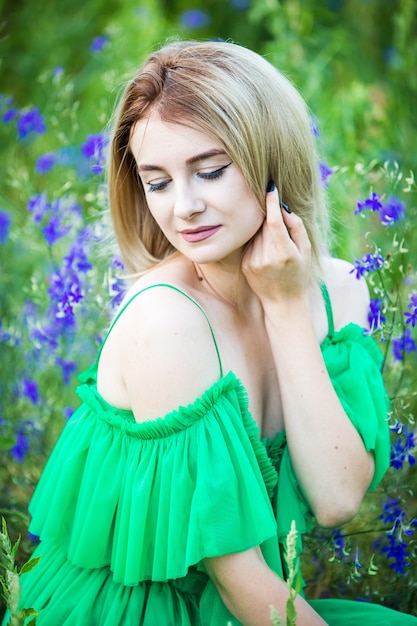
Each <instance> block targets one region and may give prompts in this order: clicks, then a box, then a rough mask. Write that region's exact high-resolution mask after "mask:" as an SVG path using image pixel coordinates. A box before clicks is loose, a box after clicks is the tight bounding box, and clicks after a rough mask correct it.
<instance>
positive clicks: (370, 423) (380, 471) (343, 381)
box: [322, 324, 390, 490]
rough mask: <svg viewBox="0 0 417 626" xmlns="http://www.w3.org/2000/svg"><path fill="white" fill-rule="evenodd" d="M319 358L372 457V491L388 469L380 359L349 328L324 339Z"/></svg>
mask: <svg viewBox="0 0 417 626" xmlns="http://www.w3.org/2000/svg"><path fill="white" fill-rule="evenodd" d="M322 353H323V358H324V361H325V363H326V367H327V370H328V372H329V376H330V379H331V381H332V384H333V387H334V389H335V391H336V393H337V395H338V397H339V400H340V402H341V403H342V405H343V408H344V409H345V411H346V413H347V415H348V416H349V418H350V420H351V422H352V424H353V425H354V426H355V428H356V429H357V431H358V433H359V434H360V436H361V438H362V440H363V442H364V445H365V448H366V449H367V450H368V451H369V450H371V451H372V452H373V453H374V457H375V472H374V477H373V480H372V483H371V485H370V487H369V490H372V489H374V488H375V487H376V486H377V485H378V483H379V482H380V481H381V479H382V478H383V476H384V474H385V472H386V471H387V469H388V467H389V458H390V437H389V426H388V398H387V394H386V391H385V387H384V382H383V378H382V372H381V368H382V361H383V357H382V354H381V351H380V349H379V347H378V346H377V344H376V342H375V341H374V339H373V338H372V337H370V336H369V335H366V334H365V332H364V330H363V329H362V328H361V327H360V326H358V325H356V324H349V325H348V326H345V327H344V328H342V329H341V330H340V331H339V332H336V333H335V334H334V335H333V336H332V337H329V338H327V339H326V341H325V342H324V343H323V345H322Z"/></svg>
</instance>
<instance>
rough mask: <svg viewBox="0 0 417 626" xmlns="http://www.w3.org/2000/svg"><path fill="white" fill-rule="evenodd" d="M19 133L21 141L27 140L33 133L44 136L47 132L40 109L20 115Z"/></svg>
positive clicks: (36, 108)
mask: <svg viewBox="0 0 417 626" xmlns="http://www.w3.org/2000/svg"><path fill="white" fill-rule="evenodd" d="M17 132H18V135H19V138H20V139H25V138H27V137H28V136H29V135H30V134H31V133H35V134H38V135H42V134H43V133H45V132H46V126H45V122H44V119H43V117H42V115H41V113H40V112H39V108H38V107H34V108H33V109H30V111H26V112H25V113H21V114H20V116H19V119H18V120H17Z"/></svg>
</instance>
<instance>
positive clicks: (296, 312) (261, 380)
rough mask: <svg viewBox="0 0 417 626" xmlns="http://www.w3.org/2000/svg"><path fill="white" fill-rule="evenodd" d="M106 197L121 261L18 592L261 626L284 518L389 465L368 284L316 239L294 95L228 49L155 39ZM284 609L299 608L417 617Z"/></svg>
mask: <svg viewBox="0 0 417 626" xmlns="http://www.w3.org/2000/svg"><path fill="white" fill-rule="evenodd" d="M109 196H110V206H111V212H112V219H113V225H114V230H115V234H116V237H117V240H118V243H119V246H120V250H121V254H122V256H123V259H124V263H125V266H126V268H127V272H128V273H129V274H130V276H133V277H134V278H133V279H132V282H131V285H130V289H129V291H128V293H127V296H126V298H125V301H124V302H123V304H122V306H121V309H120V311H119V313H118V315H117V317H116V319H115V320H114V321H113V323H112V325H111V328H110V330H109V332H108V334H107V336H106V338H105V341H104V343H103V345H102V347H101V349H100V352H99V354H98V357H97V360H96V363H95V364H94V365H93V367H92V368H90V369H89V370H88V371H87V372H85V373H84V374H82V375H81V376H80V383H81V384H80V387H79V389H78V393H79V396H80V398H81V400H82V404H81V406H80V407H79V409H78V410H77V411H76V413H75V414H74V416H73V417H72V418H71V420H70V421H69V423H68V425H67V427H66V429H65V431H64V433H63V434H62V436H61V438H60V440H59V442H58V444H57V446H56V448H55V450H54V452H53V453H52V455H51V458H50V461H49V463H48V465H47V468H46V470H45V472H44V474H43V476H42V478H41V481H40V483H39V486H38V488H37V490H36V492H35V495H34V498H33V500H32V503H31V507H30V510H31V513H32V516H33V521H32V525H31V532H32V533H34V534H38V535H40V538H41V543H40V546H39V547H38V549H37V554H39V555H42V556H43V559H42V561H41V562H40V564H39V565H38V566H37V567H36V568H35V569H34V570H33V572H32V573H30V574H27V575H26V581H25V586H24V591H23V596H22V604H23V605H24V606H35V607H36V608H37V609H38V610H39V621H38V624H39V626H47V625H48V626H49V625H50V626H56V624H67V625H69V624H83V625H97V626H99V625H100V626H104V625H109V626H117V625H118V624H120V625H122V624H123V625H124V626H126V625H132V626H133V625H148V626H168V625H172V626H174V625H175V626H178V625H180V626H191V625H192V626H198V625H204V626H209V625H210V626H226V624H232V625H233V626H235V625H237V624H244V625H245V626H252V625H253V626H255V625H256V626H267V625H269V624H270V614H271V606H274V607H275V608H276V610H277V611H278V613H279V614H280V615H281V616H283V617H284V616H285V611H286V601H287V598H288V589H287V584H286V582H285V577H286V574H287V572H286V563H285V558H284V550H283V542H284V541H285V538H286V536H287V534H288V532H289V530H290V528H291V522H292V521H295V523H296V528H297V530H298V532H299V534H300V535H302V533H304V532H305V531H306V530H307V529H308V528H310V527H311V526H312V524H313V523H314V522H317V523H319V524H322V525H324V526H334V525H338V524H341V523H343V522H345V521H347V520H349V519H351V518H352V517H353V516H354V515H355V514H356V512H357V511H358V508H359V506H360V503H361V501H362V499H363V496H364V494H365V493H366V491H367V490H368V489H372V488H373V487H375V485H376V484H377V483H378V482H379V481H380V480H381V478H382V476H383V475H384V473H385V471H386V469H387V467H388V464H389V434H388V427H387V422H386V410H387V405H386V396H385V391H384V386H383V382H382V378H381V373H380V366H381V355H380V353H379V350H378V348H377V347H376V345H375V344H374V342H373V340H372V339H371V338H370V337H369V336H367V335H366V334H364V328H365V327H366V325H367V312H368V305H369V298H368V292H367V288H366V285H365V283H364V282H363V281H360V280H357V279H356V278H355V277H354V275H353V274H351V273H350V270H351V267H350V265H349V264H348V263H346V262H344V261H341V260H337V259H333V258H330V256H329V255H328V254H327V252H326V231H327V217H326V208H325V200H324V197H323V190H322V185H321V181H320V174H319V167H318V158H317V154H316V149H315V145H314V138H313V135H312V132H311V129H310V120H309V114H308V110H307V108H306V105H305V103H304V101H303V99H302V98H301V96H300V95H299V94H298V92H297V91H296V89H295V88H294V87H293V86H292V84H291V83H290V82H289V81H288V80H287V79H286V78H285V77H284V76H283V75H282V74H281V73H280V72H278V71H277V70H276V69H274V68H273V67H272V66H271V65H270V64H269V63H267V61H265V60H264V59H263V58H261V57H260V56H258V55H257V54H255V53H253V52H251V51H249V50H246V49H245V48H242V47H240V46H237V45H234V44H231V43H218V42H209V43H196V42H179V43H173V44H170V45H168V46H166V47H163V48H162V49H161V50H159V51H158V52H155V53H153V54H151V55H150V56H149V58H148V59H147V60H146V61H145V63H144V64H143V66H142V67H141V69H140V70H139V72H138V74H137V76H135V77H134V79H133V80H132V81H131V82H130V84H129V85H128V86H127V89H126V91H125V94H124V95H123V97H122V100H121V103H120V106H119V109H118V115H117V119H116V121H115V126H114V132H113V140H112V147H111V155H110V169H109ZM297 551H298V553H299V554H301V541H299V542H298V544H297ZM297 578H298V580H299V581H301V570H299V571H298V574H297ZM295 606H296V610H297V624H298V625H299V626H323V625H324V624H330V625H340V626H342V625H344V626H347V625H348V624H355V626H356V625H357V624H362V623H366V624H367V626H369V625H372V624H374V625H375V626H377V625H378V626H381V624H390V625H395V624H398V625H400V624H401V626H404V625H406V624H417V619H415V618H413V617H411V616H406V615H401V614H399V613H396V612H394V611H391V610H389V609H385V608H383V607H379V606H373V605H364V604H362V603H354V602H348V601H343V600H322V601H315V602H311V603H309V602H307V601H306V600H305V599H304V597H303V594H302V593H300V594H299V595H298V596H297V599H296V601H295Z"/></svg>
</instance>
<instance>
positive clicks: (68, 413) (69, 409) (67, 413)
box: [62, 406, 74, 420]
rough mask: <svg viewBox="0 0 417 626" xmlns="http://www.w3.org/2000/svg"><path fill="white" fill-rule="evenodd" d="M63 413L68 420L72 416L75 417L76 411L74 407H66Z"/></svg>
mask: <svg viewBox="0 0 417 626" xmlns="http://www.w3.org/2000/svg"><path fill="white" fill-rule="evenodd" d="M62 413H63V415H64V417H65V418H66V419H67V420H68V419H69V418H70V417H71V415H73V413H74V409H73V408H72V406H66V407H65V408H64V410H63V411H62Z"/></svg>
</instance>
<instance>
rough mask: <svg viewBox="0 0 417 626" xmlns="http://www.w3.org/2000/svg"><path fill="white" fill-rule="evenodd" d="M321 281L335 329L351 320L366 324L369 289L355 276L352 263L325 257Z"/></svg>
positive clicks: (364, 325) (364, 282) (362, 324)
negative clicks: (326, 292) (328, 299)
mask: <svg viewBox="0 0 417 626" xmlns="http://www.w3.org/2000/svg"><path fill="white" fill-rule="evenodd" d="M323 281H324V283H325V284H326V286H327V289H328V291H329V295H330V300H331V303H332V308H333V316H334V322H335V328H336V330H338V329H340V328H342V327H343V326H346V325H347V324H349V323H351V322H353V323H355V324H359V325H360V326H363V327H367V326H368V312H369V290H368V286H367V284H366V281H365V280H364V279H363V278H359V279H358V278H357V277H356V273H355V272H354V266H353V265H352V263H349V262H348V261H345V260H344V259H339V258H334V257H325V259H324V260H323Z"/></svg>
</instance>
